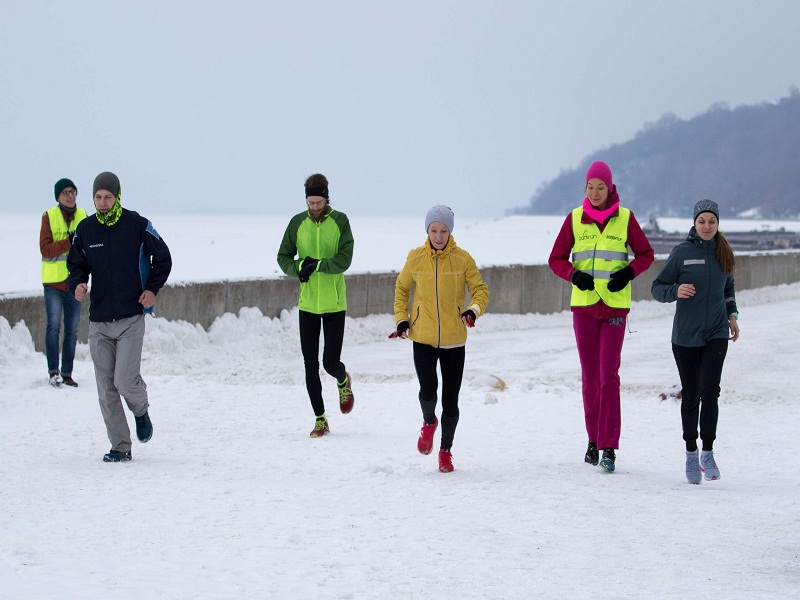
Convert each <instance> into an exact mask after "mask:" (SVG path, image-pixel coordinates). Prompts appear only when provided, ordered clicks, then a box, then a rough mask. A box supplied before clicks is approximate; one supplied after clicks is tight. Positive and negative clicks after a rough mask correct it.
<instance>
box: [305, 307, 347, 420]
mask: <svg viewBox="0 0 800 600" xmlns="http://www.w3.org/2000/svg"><path fill="white" fill-rule="evenodd" d="M344 316H345V311H340V312H335V313H325V314H322V315H317V314H314V313H310V312H306V311H303V310H301V311H300V349H301V350H302V352H303V363H304V364H305V367H306V389H307V390H308V397H309V399H310V400H311V408H313V409H314V414H315V415H316V416H318V417H319V416H320V415H322V414H324V413H325V403H324V402H323V401H322V382H321V381H320V379H319V334H320V330H322V333H323V334H324V336H325V347H324V349H323V351H322V366H323V368H324V369H325V372H326V373H328V375H333V376H334V377H335V378H336V381H337V382H340V381H344V379H345V377H346V376H347V374H346V372H345V366H344V363H342V360H341V355H342V343H343V341H344Z"/></svg>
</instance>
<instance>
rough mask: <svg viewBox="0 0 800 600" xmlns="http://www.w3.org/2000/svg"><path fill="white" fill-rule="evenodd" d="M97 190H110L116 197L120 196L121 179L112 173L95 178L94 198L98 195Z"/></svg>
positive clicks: (104, 173) (108, 172)
mask: <svg viewBox="0 0 800 600" xmlns="http://www.w3.org/2000/svg"><path fill="white" fill-rule="evenodd" d="M97 190H108V191H109V192H111V193H112V194H114V197H115V198H116V197H117V196H119V192H120V185H119V177H117V176H116V175H114V174H113V173H112V172H111V171H104V172H102V173H100V175H98V176H97V177H95V178H94V185H93V186H92V196H94V195H95V194H96V193H97Z"/></svg>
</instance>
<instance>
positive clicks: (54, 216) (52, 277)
mask: <svg viewBox="0 0 800 600" xmlns="http://www.w3.org/2000/svg"><path fill="white" fill-rule="evenodd" d="M47 216H48V218H49V219H50V232H51V233H52V234H53V241H54V242H60V241H61V240H65V239H67V238H68V237H69V234H70V233H72V232H74V231H75V229H77V227H78V223H80V222H81V221H83V220H84V219H85V218H86V211H85V210H83V209H82V208H78V209H76V210H75V218H74V219H72V221H71V222H70V224H69V225H67V222H66V221H65V220H64V215H63V214H62V213H61V208H60V207H59V206H54V207H53V208H51V209H50V210H48V211H47ZM67 254H69V253H68V252H65V253H64V254H60V255H59V256H54V257H53V258H44V257H42V283H59V282H61V281H64V280H66V278H67V277H68V276H69V271H68V270H67Z"/></svg>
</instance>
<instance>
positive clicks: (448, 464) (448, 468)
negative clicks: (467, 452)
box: [439, 450, 455, 473]
mask: <svg viewBox="0 0 800 600" xmlns="http://www.w3.org/2000/svg"><path fill="white" fill-rule="evenodd" d="M439 471H440V472H442V473H452V472H453V471H455V467H453V455H452V454H451V453H450V450H439Z"/></svg>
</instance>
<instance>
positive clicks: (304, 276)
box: [298, 256, 319, 283]
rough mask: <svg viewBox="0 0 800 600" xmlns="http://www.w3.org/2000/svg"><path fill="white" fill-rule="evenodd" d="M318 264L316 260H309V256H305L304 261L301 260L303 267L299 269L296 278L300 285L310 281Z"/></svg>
mask: <svg viewBox="0 0 800 600" xmlns="http://www.w3.org/2000/svg"><path fill="white" fill-rule="evenodd" d="M318 262H319V261H318V260H317V259H316V258H311V257H310V256H306V257H305V259H303V266H301V267H300V272H299V273H298V278H299V279H300V282H301V283H306V282H308V280H309V279H311V276H312V275H313V274H314V271H316V270H317V263H318Z"/></svg>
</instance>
